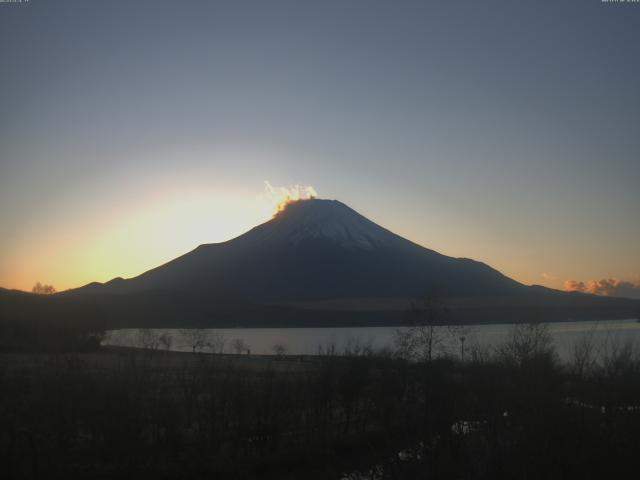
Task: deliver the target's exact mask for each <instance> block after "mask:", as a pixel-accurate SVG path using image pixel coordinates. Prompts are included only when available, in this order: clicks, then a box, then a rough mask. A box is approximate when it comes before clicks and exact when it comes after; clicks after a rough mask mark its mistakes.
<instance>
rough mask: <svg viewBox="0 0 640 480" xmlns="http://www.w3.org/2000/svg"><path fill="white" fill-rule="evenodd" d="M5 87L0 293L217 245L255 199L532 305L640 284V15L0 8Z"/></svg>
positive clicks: (349, 7) (250, 213)
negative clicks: (417, 252) (546, 295)
mask: <svg viewBox="0 0 640 480" xmlns="http://www.w3.org/2000/svg"><path fill="white" fill-rule="evenodd" d="M0 72H1V74H0V225H1V227H2V236H1V237H0V286H4V287H11V288H23V289H29V288H30V287H31V285H33V284H34V283H35V282H36V281H41V282H47V283H52V284H54V285H55V286H56V287H58V289H64V288H69V287H74V286H78V285H80V284H83V283H87V282H89V281H92V280H100V281H104V280H108V279H109V278H112V277H114V276H117V275H122V276H125V277H126V276H132V275H136V274H138V273H141V272H142V271H144V270H146V269H148V268H151V267H153V266H155V265H157V264H159V263H162V262H164V261H167V260H169V259H171V258H173V257H175V256H177V255H179V254H182V253H184V252H185V251H188V250H190V249H192V248H193V247H195V246H196V245H198V244H201V243H209V242H214V241H221V240H226V239H228V238H231V237H232V236H235V235H237V234H239V233H241V232H242V231H243V230H245V229H248V228H250V227H251V226H253V225H254V224H256V223H258V222H260V221H264V220H266V219H267V218H268V217H269V210H268V209H266V208H265V202H264V198H263V196H262V194H263V188H264V187H263V185H264V181H265V180H268V181H270V182H271V183H272V184H273V185H283V186H287V185H291V184H295V183H306V184H311V185H313V186H314V187H315V189H316V190H317V191H318V193H319V194H320V196H321V197H326V198H337V199H339V200H341V201H343V202H345V203H347V204H348V205H350V206H351V207H353V208H355V209H356V210H358V211H360V212H361V213H362V214H364V215H366V216H368V217H369V218H371V219H372V220H374V221H376V222H377V223H380V224H382V225H384V226H386V227H387V228H390V229H391V230H393V231H395V232H397V233H399V234H401V235H403V236H406V237H407V238H409V239H411V240H414V241H416V242H418V243H420V244H423V245H425V246H427V247H429V248H433V249H435V250H438V251H440V252H442V253H445V254H448V255H453V256H466V257H471V258H475V259H478V260H482V261H484V262H486V263H488V264H490V265H492V266H494V267H496V268H498V269H499V270H501V271H502V272H504V273H505V274H507V275H509V276H511V277H513V278H515V279H517V280H519V281H522V282H525V283H539V284H545V285H549V286H553V287H560V286H562V283H563V281H564V280H566V279H575V280H583V281H586V280H589V279H600V278H608V277H617V278H621V279H630V280H634V279H637V278H638V277H637V276H638V274H640V215H639V214H638V207H639V206H640V188H639V184H640V4H638V3H636V4H612V3H601V2H600V0H582V1H559V0H556V1H528V2H525V1H522V2H521V1H518V2H514V1H491V0H488V1H477V0H475V1H456V2H440V1H438V2H427V1H413V2H409V1H350V0H342V1H328V0H322V1H313V2H311V1H302V0H296V1H288V2H282V1H269V0H262V1H255V2H249V1H238V0H234V1H228V2H216V1H189V0H184V1H175V0H174V1H162V0H153V1H147V0H135V1H130V0H129V1H119V0H112V1H106V0H100V1H93V0H77V1H71V0H48V1H44V0H31V1H29V2H27V3H21V4H7V3H0ZM267 203H268V202H267ZM269 208H271V207H269Z"/></svg>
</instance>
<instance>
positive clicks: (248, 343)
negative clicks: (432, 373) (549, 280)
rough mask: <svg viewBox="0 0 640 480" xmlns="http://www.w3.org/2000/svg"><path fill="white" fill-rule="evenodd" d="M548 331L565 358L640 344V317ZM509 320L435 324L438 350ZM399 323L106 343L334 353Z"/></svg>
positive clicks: (484, 337) (115, 337) (389, 336)
mask: <svg viewBox="0 0 640 480" xmlns="http://www.w3.org/2000/svg"><path fill="white" fill-rule="evenodd" d="M548 326H549V332H550V333H551V336H552V338H553V341H554V344H555V347H556V350H557V352H558V354H559V355H560V357H561V358H562V359H564V360H567V359H568V358H570V356H571V352H572V349H573V345H575V344H576V343H577V342H580V341H582V340H584V339H585V338H590V339H592V340H593V342H594V344H595V345H596V348H599V349H602V348H607V347H609V348H611V347H615V346H621V345H624V344H625V343H629V342H630V343H633V344H635V345H636V346H638V347H640V323H639V322H638V321H637V320H635V319H628V320H609V321H599V322H564V323H549V324H548ZM513 329H514V325H513V324H489V325H475V326H465V327H455V328H447V327H438V330H437V336H438V338H439V339H441V340H442V341H441V344H440V347H439V351H440V353H449V354H455V355H459V354H460V351H461V349H460V346H461V341H460V338H461V337H464V339H465V340H464V346H465V350H466V351H467V352H469V351H470V350H471V349H473V348H483V349H491V348H492V347H496V346H499V345H500V344H501V343H503V342H505V341H506V340H507V339H508V338H509V336H510V335H511V333H512V332H513ZM397 330H398V328H397V327H353V328H348V327H347V328H212V329H204V330H200V331H199V332H198V333H197V334H196V333H194V332H193V331H189V330H183V329H121V330H110V331H109V332H107V335H106V337H105V340H104V342H103V344H104V345H112V346H127V347H149V346H155V348H166V345H162V344H158V338H160V337H161V336H163V335H164V338H169V339H170V340H169V341H170V346H169V348H170V349H171V350H174V351H192V350H193V345H194V343H199V346H198V347H197V348H198V349H199V350H201V351H204V352H207V351H215V352H222V353H236V351H238V350H240V349H242V350H243V352H244V353H246V351H247V350H249V351H250V353H252V354H259V355H264V354H273V353H274V351H275V350H274V347H275V346H276V345H280V346H282V347H284V349H286V353H288V354H292V355H315V354H317V353H319V351H327V350H328V349H333V350H334V351H335V352H336V353H344V352H345V351H346V350H349V349H351V350H352V351H353V350H354V349H357V348H359V347H360V348H361V347H364V346H368V347H372V348H374V349H381V348H393V344H394V338H395V333H396V331H397Z"/></svg>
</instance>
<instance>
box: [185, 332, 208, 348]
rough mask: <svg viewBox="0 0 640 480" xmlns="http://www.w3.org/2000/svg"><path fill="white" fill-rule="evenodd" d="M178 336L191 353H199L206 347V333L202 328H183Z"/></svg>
mask: <svg viewBox="0 0 640 480" xmlns="http://www.w3.org/2000/svg"><path fill="white" fill-rule="evenodd" d="M180 334H181V336H182V337H183V338H184V339H185V341H186V342H187V345H188V346H189V347H190V348H191V351H192V352H193V353H198V352H201V351H202V349H203V348H205V347H206V346H207V333H206V331H205V330H204V329H202V328H184V329H182V330H180Z"/></svg>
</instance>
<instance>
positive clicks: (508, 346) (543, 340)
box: [496, 323, 556, 366]
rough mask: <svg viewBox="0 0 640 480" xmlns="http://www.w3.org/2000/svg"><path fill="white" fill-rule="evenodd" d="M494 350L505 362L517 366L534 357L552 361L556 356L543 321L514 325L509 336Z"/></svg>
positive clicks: (547, 328) (534, 358) (547, 327)
mask: <svg viewBox="0 0 640 480" xmlns="http://www.w3.org/2000/svg"><path fill="white" fill-rule="evenodd" d="M496 352H497V353H498V356H499V357H501V358H502V360H503V361H504V362H505V363H507V364H510V365H519V366H522V365H524V364H525V363H527V362H529V361H531V360H536V359H547V360H551V361H554V360H555V356H556V352H555V348H554V345H553V337H552V336H551V333H550V332H549V326H548V325H547V324H545V323H521V324H518V325H515V326H514V328H513V330H512V332H511V336H510V338H509V339H508V340H507V341H506V342H505V343H503V344H502V345H500V346H499V347H497V349H496Z"/></svg>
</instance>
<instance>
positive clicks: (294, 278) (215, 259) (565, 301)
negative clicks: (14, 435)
mask: <svg viewBox="0 0 640 480" xmlns="http://www.w3.org/2000/svg"><path fill="white" fill-rule="evenodd" d="M62 295H65V296H79V297H87V296H88V297H91V298H92V299H93V300H95V302H96V303H97V304H98V305H100V306H101V311H102V312H103V313H104V314H105V316H106V317H107V318H108V319H110V322H111V324H112V325H118V326H184V325H188V324H192V325H193V324H198V325H218V326H235V325H253V326H311V325H389V324H394V323H397V322H400V321H403V319H406V315H407V311H408V309H409V307H410V304H411V302H412V300H414V299H416V298H418V297H421V296H424V295H437V296H439V297H442V298H446V299H447V305H449V306H450V307H451V315H452V317H453V319H455V320H458V321H461V322H470V323H471V322H492V321H522V320H549V321H551V320H566V319H569V318H574V319H579V318H580V319H604V318H627V317H632V316H634V315H637V313H638V312H639V311H640V302H637V301H632V300H627V299H614V298H603V297H594V296H591V295H581V294H569V293H566V292H560V291H557V290H551V289H546V288H543V287H536V286H533V287H528V286H525V285H522V284H520V283H518V282H516V281H514V280H512V279H510V278H508V277H506V276H504V275H502V274H501V273H500V272H498V271H497V270H495V269H493V268H491V267H489V266H487V265H485V264H483V263H481V262H476V261H474V260H470V259H466V258H452V257H447V256H445V255H441V254H439V253H437V252H435V251H433V250H429V249H427V248H424V247H422V246H420V245H417V244H415V243H413V242H410V241H409V240H406V239H404V238H402V237H400V236H398V235H396V234H394V233H392V232H390V231H389V230H386V229H385V228H382V227H380V226H379V225H376V224H375V223H373V222H371V221H370V220H368V219H366V218H365V217H363V216H362V215H360V214H358V213H357V212H355V211H354V210H352V209H351V208H349V207H347V206H346V205H344V204H343V203H340V202H338V201H335V200H319V199H312V200H304V201H299V202H295V203H292V204H290V205H288V206H287V208H286V209H284V210H283V211H282V212H280V213H278V214H277V215H276V216H275V217H274V218H272V219H271V220H269V221H267V222H265V223H263V224H261V225H258V226H257V227H255V228H253V229H251V230H250V231H248V232H246V233H245V234H243V235H241V236H239V237H237V238H235V239H232V240H229V241H227V242H222V243H215V244H206V245H201V246H199V247H198V248H196V249H195V250H193V251H191V252H189V253H187V254H185V255H182V256H181V257H178V258H176V259H174V260H172V261H170V262H168V263H166V264H164V265H161V266H159V267H157V268H154V269H152V270H149V271H148V272H145V273H143V274H141V275H139V276H137V277H134V278H131V279H127V280H125V279H122V278H116V279H113V280H111V281H109V282H107V283H105V284H100V283H92V284H89V285H86V286H85V287H81V288H79V289H75V290H72V291H69V292H66V293H64V294H62Z"/></svg>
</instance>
